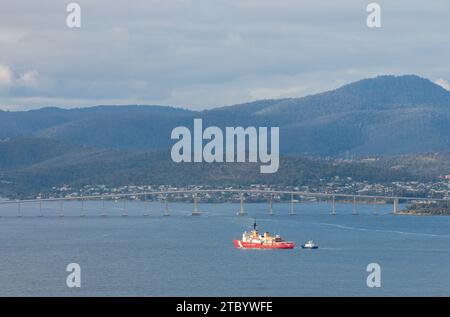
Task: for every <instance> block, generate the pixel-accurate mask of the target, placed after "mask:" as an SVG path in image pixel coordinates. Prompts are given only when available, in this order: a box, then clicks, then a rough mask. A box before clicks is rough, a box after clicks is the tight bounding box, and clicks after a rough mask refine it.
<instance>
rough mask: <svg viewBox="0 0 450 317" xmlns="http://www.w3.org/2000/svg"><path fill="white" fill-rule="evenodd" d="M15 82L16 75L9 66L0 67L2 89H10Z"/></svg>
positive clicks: (0, 87) (0, 86)
mask: <svg viewBox="0 0 450 317" xmlns="http://www.w3.org/2000/svg"><path fill="white" fill-rule="evenodd" d="M13 81H14V74H13V72H12V70H11V68H10V67H9V66H7V65H0V89H5V88H9V87H10V86H11V85H12V84H13Z"/></svg>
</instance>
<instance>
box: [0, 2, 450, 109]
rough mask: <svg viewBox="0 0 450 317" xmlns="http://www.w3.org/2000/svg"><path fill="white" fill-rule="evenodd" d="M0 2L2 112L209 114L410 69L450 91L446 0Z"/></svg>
mask: <svg viewBox="0 0 450 317" xmlns="http://www.w3.org/2000/svg"><path fill="white" fill-rule="evenodd" d="M70 2H73V1H62V0H39V1H32V0H29V1H23V0H15V1H7V0H0V109H1V110H10V111H16V110H28V109H35V108H41V107H44V106H58V107H64V108H73V107H86V106H94V105H99V104H158V105H169V106H177V107H183V108H188V109H195V110H200V109H208V108H213V107H217V106H224V105H232V104H236V103H242V102H248V101H253V100H258V99H270V98H285V97H301V96H305V95H308V94H314V93H317V92H322V91H326V90H330V89H334V88H337V87H339V86H342V85H344V84H346V83H349V82H352V81H355V80H359V79H362V78H368V77H374V76H377V75H384V74H395V75H401V74H416V75H419V76H423V77H425V78H428V79H430V80H432V81H434V82H436V83H438V84H439V85H441V86H443V87H445V88H446V89H450V84H449V82H450V62H449V56H450V18H449V16H450V5H449V4H448V0H434V1H427V2H425V1H423V0H421V1H415V0H410V1H406V0H395V1H392V0H384V1H381V0H380V1H376V2H377V3H378V4H380V6H381V28H369V27H367V24H366V19H367V16H368V14H369V13H368V12H366V7H367V5H368V4H369V3H371V2H372V1H363V0H322V1H317V0H305V1H304V0H133V1H123V0H122V1H119V0H95V1H92V0H78V1H74V2H76V3H78V4H79V5H80V7H81V27H80V28H69V27H67V25H66V18H67V15H68V14H69V13H68V12H67V11H66V6H67V4H69V3H70Z"/></svg>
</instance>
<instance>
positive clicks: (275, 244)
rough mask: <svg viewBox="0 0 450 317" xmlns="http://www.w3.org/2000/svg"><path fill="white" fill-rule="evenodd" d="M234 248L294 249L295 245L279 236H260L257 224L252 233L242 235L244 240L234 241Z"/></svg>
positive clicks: (266, 234)
mask: <svg viewBox="0 0 450 317" xmlns="http://www.w3.org/2000/svg"><path fill="white" fill-rule="evenodd" d="M234 246H235V247H236V248H239V249H293V248H294V247H295V243H294V242H292V241H284V240H283V239H282V238H281V237H280V236H279V235H276V236H275V237H272V236H271V235H270V234H269V233H268V232H265V233H264V235H259V233H258V230H256V222H255V223H254V224H253V230H252V231H250V232H244V233H243V234H242V240H234Z"/></svg>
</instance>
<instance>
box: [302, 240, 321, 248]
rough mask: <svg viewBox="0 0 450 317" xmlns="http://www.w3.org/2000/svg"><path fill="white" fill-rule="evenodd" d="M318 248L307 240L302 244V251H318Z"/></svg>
mask: <svg viewBox="0 0 450 317" xmlns="http://www.w3.org/2000/svg"><path fill="white" fill-rule="evenodd" d="M318 248H319V246H318V245H317V244H315V243H314V241H312V240H309V241H308V242H306V243H305V244H302V249H318Z"/></svg>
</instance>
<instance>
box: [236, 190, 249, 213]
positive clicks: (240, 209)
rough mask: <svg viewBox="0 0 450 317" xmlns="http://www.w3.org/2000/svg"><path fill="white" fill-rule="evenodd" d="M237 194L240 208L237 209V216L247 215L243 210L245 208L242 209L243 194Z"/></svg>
mask: <svg viewBox="0 0 450 317" xmlns="http://www.w3.org/2000/svg"><path fill="white" fill-rule="evenodd" d="M239 196H240V197H239V200H240V208H239V211H238V213H237V214H238V216H247V212H245V210H244V194H243V193H241V194H240V195H239Z"/></svg>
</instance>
